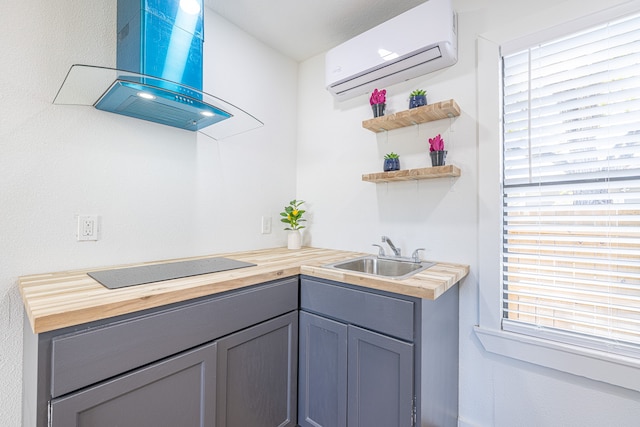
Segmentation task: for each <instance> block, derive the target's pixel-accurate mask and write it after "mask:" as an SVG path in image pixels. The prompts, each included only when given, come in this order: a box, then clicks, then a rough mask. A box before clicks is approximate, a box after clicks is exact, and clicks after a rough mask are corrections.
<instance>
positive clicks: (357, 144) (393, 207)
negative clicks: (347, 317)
mask: <svg viewBox="0 0 640 427" xmlns="http://www.w3.org/2000/svg"><path fill="white" fill-rule="evenodd" d="M582 3H583V2H575V1H574V2H572V1H571V0H567V1H557V0H541V1H538V2H528V1H524V0H518V1H513V0H454V8H455V9H456V10H457V11H458V13H459V16H458V19H459V29H460V30H459V60H458V63H457V64H456V65H455V66H453V67H451V68H449V69H446V70H442V71H438V72H436V73H433V74H429V75H426V76H423V77H420V78H416V79H413V80H411V81H408V82H404V83H400V84H397V85H394V86H390V87H387V88H386V89H387V90H388V98H389V100H388V104H389V108H391V109H392V110H396V111H399V110H405V109H407V103H408V101H407V98H408V94H409V92H411V91H412V90H413V89H419V88H422V89H426V90H427V91H428V99H429V102H435V101H440V100H446V99H449V98H454V99H455V100H456V101H457V102H458V103H459V104H460V107H461V109H462V115H461V116H460V117H458V118H456V119H455V120H453V122H451V121H449V120H443V121H440V122H435V123H428V124H423V125H420V126H417V127H411V128H405V129H403V130H397V131H393V132H390V133H388V134H374V133H372V132H370V131H368V130H364V129H362V127H361V122H362V120H364V119H368V118H371V117H372V114H371V110H370V107H369V103H368V99H367V97H365V96H362V97H359V98H356V99H353V100H349V101H345V102H341V103H336V102H334V101H333V99H332V97H331V96H330V95H329V94H328V92H327V91H326V90H324V57H323V55H319V56H317V57H314V58H311V59H310V60H308V61H305V62H304V63H302V64H301V66H300V75H299V77H300V90H299V107H300V110H299V129H298V191H297V195H298V197H300V198H303V199H305V200H308V201H309V205H310V206H312V210H313V215H314V216H313V226H312V227H311V229H310V230H309V231H308V234H309V236H308V237H310V239H311V242H312V243H313V245H314V246H321V247H330V248H340V249H352V250H359V251H369V252H372V253H373V252H374V250H375V248H372V247H371V244H372V243H379V238H380V235H381V234H385V235H388V236H390V237H391V238H392V239H393V241H394V242H395V243H397V244H399V245H400V246H401V247H402V249H403V252H404V253H410V251H412V250H413V249H415V248H418V247H426V248H427V250H428V251H427V253H426V255H425V258H427V259H434V260H440V261H447V262H460V263H465V264H469V265H470V266H471V273H470V275H469V276H468V277H467V278H466V279H465V280H464V281H463V282H462V284H461V286H460V384H459V385H460V411H459V413H460V425H461V426H467V427H470V426H509V427H511V426H592V425H593V426H601V425H606V426H627V425H628V426H630V425H636V424H637V420H638V418H639V417H640V394H639V393H636V392H633V391H630V390H627V389H624V388H620V387H615V386H612V385H609V384H605V383H601V382H596V381H592V380H588V379H586V378H583V377H578V376H574V375H570V374H567V373H563V372H559V371H555V370H552V369H547V368H543V367H540V366H537V365H532V364H528V363H525V362H521V361H517V360H515V359H510V358H507V357H502V356H498V355H496V354H493V353H488V352H486V351H485V350H484V349H483V347H482V345H481V344H480V342H479V341H478V339H477V337H476V335H475V333H474V331H473V326H474V325H476V324H478V301H479V293H478V290H479V289H480V287H484V286H495V284H494V283H487V282H483V281H482V280H481V278H480V277H479V276H480V275H479V270H480V269H479V261H478V260H479V258H480V257H479V254H480V252H481V251H482V250H483V248H481V247H479V243H478V242H479V240H478V234H479V232H480V230H479V229H478V228H479V227H478V219H479V218H478V216H479V215H478V211H479V195H478V185H477V181H478V178H479V174H480V173H481V171H482V169H480V167H479V165H478V153H479V150H482V149H483V146H484V145H485V144H488V143H489V144H491V143H498V142H497V141H479V138H478V129H479V128H482V127H486V126H495V125H496V123H479V122H478V111H479V109H481V108H483V105H479V101H478V98H477V88H478V85H482V84H483V82H482V81H478V80H477V79H478V74H477V72H476V60H477V58H476V54H477V49H476V41H477V38H478V37H479V36H481V35H484V34H485V33H488V32H495V31H496V30H498V29H500V28H502V27H510V28H511V30H512V31H513V33H514V34H517V33H518V31H520V32H522V31H525V29H527V30H540V29H542V28H545V26H546V25H548V24H549V22H548V21H549V18H552V16H551V15H552V14H551V12H549V13H544V12H542V13H540V12H539V11H548V10H549V8H552V7H554V6H558V5H566V6H570V8H569V9H570V10H573V11H574V12H575V13H578V12H580V11H582V12H583V13H584V8H583V7H582V6H581V5H582ZM589 3H590V4H591V6H593V4H597V3H598V2H589ZM615 3H619V2H615ZM605 6H607V5H601V7H605ZM496 71H497V65H496ZM484 83H485V84H486V82H484ZM389 95H390V96H389ZM438 133H441V134H442V136H443V137H444V139H445V143H446V147H447V149H448V151H449V156H448V158H447V162H448V163H451V164H455V165H457V166H459V167H460V168H461V169H462V176H461V177H459V178H457V179H442V180H432V181H417V182H399V183H389V184H372V183H368V182H362V181H361V175H362V174H363V173H370V172H380V171H382V158H383V155H384V154H385V153H387V152H389V151H395V152H397V153H399V154H400V162H401V166H402V168H412V167H422V166H429V165H430V162H429V158H428V142H427V139H428V138H429V137H433V136H435V135H436V134H438ZM483 304H484V302H483ZM495 307H496V309H498V306H497V305H496V306H495Z"/></svg>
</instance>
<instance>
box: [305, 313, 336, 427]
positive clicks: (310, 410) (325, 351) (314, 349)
mask: <svg viewBox="0 0 640 427" xmlns="http://www.w3.org/2000/svg"><path fill="white" fill-rule="evenodd" d="M298 356H299V365H300V372H299V380H300V385H299V391H298V396H299V399H298V414H299V416H298V424H300V425H301V426H303V427H311V426H313V427H321V426H322V427H346V425H347V325H346V324H344V323H340V322H337V321H335V320H331V319H327V318H325V317H320V316H316V315H314V314H311V313H306V312H304V311H301V312H300V350H299V353H298Z"/></svg>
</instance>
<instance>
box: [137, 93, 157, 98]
mask: <svg viewBox="0 0 640 427" xmlns="http://www.w3.org/2000/svg"><path fill="white" fill-rule="evenodd" d="M138 96H139V97H140V98H143V99H156V97H155V96H153V95H151V94H150V93H149V92H138Z"/></svg>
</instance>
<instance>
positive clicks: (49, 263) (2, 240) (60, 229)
mask: <svg viewBox="0 0 640 427" xmlns="http://www.w3.org/2000/svg"><path fill="white" fill-rule="evenodd" d="M115 4H116V2H115V1H98V0H91V1H81V0H61V1H56V2H42V1H36V0H27V1H24V2H18V3H15V4H12V5H11V7H4V8H3V12H2V14H0V39H1V40H2V43H1V47H0V52H2V55H0V63H1V64H2V70H3V72H2V82H3V89H2V90H0V112H1V114H0V149H1V150H2V154H0V342H2V345H1V346H0V425H2V426H7V427H16V426H19V425H20V414H21V376H22V327H23V325H22V312H23V309H22V302H21V299H20V296H19V292H18V289H17V279H18V277H19V276H21V275H27V274H35V273H45V272H51V271H60V270H66V269H73V268H83V267H92V266H104V265H115V264H123V263H132V262H138V261H146V260H154V259H168V258H175V257H185V256H194V255H200V254H208V253H215V252H220V251H227V250H242V249H250V248H260V247H271V246H279V245H284V242H285V239H286V235H285V232H284V231H283V230H282V229H281V227H279V226H278V225H277V224H275V222H274V227H273V233H272V234H268V235H261V234H260V217H261V216H262V215H268V216H272V217H273V218H274V219H275V218H276V216H277V215H278V212H279V210H280V209H281V208H282V207H283V206H284V204H286V203H287V202H288V201H289V200H290V199H291V198H293V197H295V182H294V181H293V180H292V179H291V177H292V176H293V175H294V174H295V162H294V160H295V119H296V112H295V110H296V91H297V87H296V79H297V64H296V63H295V62H294V61H292V60H289V59H287V58H285V57H283V56H282V55H280V54H278V53H276V52H275V51H273V50H271V49H270V48H267V47H265V46H264V45H262V44H261V43H260V42H259V41H257V40H255V39H252V38H250V37H247V36H246V35H245V34H244V33H243V32H240V31H238V30H237V28H235V27H233V26H231V25H229V24H228V23H226V22H225V21H223V20H221V19H219V18H218V17H217V16H215V15H214V14H213V13H211V14H210V16H209V15H207V18H206V23H205V25H206V26H207V31H206V37H207V40H206V42H205V90H207V91H209V92H215V91H216V90H217V91H218V93H220V92H221V91H224V92H225V93H224V94H222V96H223V97H227V98H228V100H229V101H230V102H232V103H234V104H236V105H238V106H240V107H243V108H244V109H246V110H247V111H249V112H251V113H252V114H254V115H255V116H257V117H258V118H260V119H261V120H262V121H264V122H265V126H264V127H263V128H261V129H258V130H256V131H254V132H249V133H246V134H243V135H240V136H237V137H232V138H229V139H227V140H223V141H220V142H216V141H214V140H211V139H209V138H207V137H202V136H196V134H193V133H189V132H185V131H181V130H178V129H173V128H169V127H165V126H161V125H156V124H152V123H147V122H142V121H139V120H134V119H130V118H127V117H123V116H118V115H114V114H109V113H105V112H101V111H97V110H94V109H93V108H90V107H85V106H58V105H53V104H52V100H53V98H54V96H55V94H56V92H57V90H58V88H59V86H60V84H61V82H62V81H63V79H64V77H65V75H66V73H67V71H68V69H69V67H70V66H71V65H72V64H75V63H84V64H93V65H102V66H114V65H115V20H116V10H115ZM207 13H208V12H207ZM210 21H211V22H210ZM212 22H215V25H213V24H212ZM234 43H235V46H236V47H238V48H241V49H242V51H244V52H246V55H238V52H237V51H236V52H233V51H231V50H229V48H225V46H229V45H233V44H234ZM238 70H241V71H238ZM256 88H258V89H259V91H260V93H261V94H262V96H255V94H256V90H257V89H256ZM273 99H277V100H278V102H277V104H275V105H274V103H273V102H272V100H273ZM274 106H275V107H277V108H274ZM281 164H284V165H286V167H285V168H278V169H276V170H274V168H273V165H281ZM292 165H293V166H292ZM78 214H97V215H100V216H101V217H102V238H101V240H99V241H98V242H77V241H76V239H75V228H76V219H75V215H78ZM26 327H29V326H28V325H27V326H26Z"/></svg>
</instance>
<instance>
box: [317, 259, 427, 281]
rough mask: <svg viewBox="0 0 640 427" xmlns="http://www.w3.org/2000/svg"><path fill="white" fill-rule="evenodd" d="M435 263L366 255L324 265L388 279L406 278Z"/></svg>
mask: <svg viewBox="0 0 640 427" xmlns="http://www.w3.org/2000/svg"><path fill="white" fill-rule="evenodd" d="M433 265H435V263H433V262H428V261H422V262H411V261H404V260H395V259H389V258H378V257H377V256H373V255H368V256H363V257H360V258H354V259H350V260H346V261H340V262H336V263H333V264H327V265H325V266H324V267H326V268H334V269H337V270H346V271H353V272H355V273H364V274H370V275H372V276H378V277H385V278H388V279H406V278H407V277H410V276H412V275H414V274H416V273H418V272H420V271H423V270H426V269H427V268H429V267H431V266H433Z"/></svg>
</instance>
